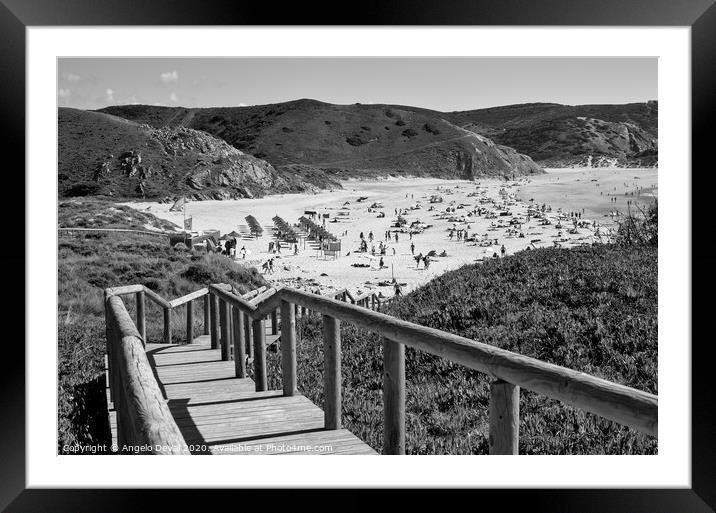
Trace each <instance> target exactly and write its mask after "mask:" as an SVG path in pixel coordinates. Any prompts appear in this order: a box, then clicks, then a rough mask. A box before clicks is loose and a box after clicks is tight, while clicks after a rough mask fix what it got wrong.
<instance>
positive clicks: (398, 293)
mask: <svg viewBox="0 0 716 513" xmlns="http://www.w3.org/2000/svg"><path fill="white" fill-rule="evenodd" d="M393 289H394V290H395V295H396V296H402V295H403V294H402V292H401V290H400V284H399V283H398V282H397V281H396V282H395V285H393Z"/></svg>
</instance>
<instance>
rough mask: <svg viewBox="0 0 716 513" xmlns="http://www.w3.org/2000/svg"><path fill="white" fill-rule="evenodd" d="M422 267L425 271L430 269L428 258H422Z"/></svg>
mask: <svg viewBox="0 0 716 513" xmlns="http://www.w3.org/2000/svg"><path fill="white" fill-rule="evenodd" d="M423 265H424V266H425V270H426V271H427V270H428V267H430V257H428V256H427V255H426V256H425V257H424V258H423Z"/></svg>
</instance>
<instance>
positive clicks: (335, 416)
mask: <svg viewBox="0 0 716 513" xmlns="http://www.w3.org/2000/svg"><path fill="white" fill-rule="evenodd" d="M323 394H324V396H325V398H326V399H325V402H326V404H325V405H324V419H325V426H324V427H325V429H341V321H340V320H339V319H336V318H335V317H330V316H328V315H324V316H323Z"/></svg>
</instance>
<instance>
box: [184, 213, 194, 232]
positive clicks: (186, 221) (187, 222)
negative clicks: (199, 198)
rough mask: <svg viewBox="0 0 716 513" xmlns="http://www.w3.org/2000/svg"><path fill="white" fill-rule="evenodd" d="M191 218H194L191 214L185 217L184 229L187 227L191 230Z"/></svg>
mask: <svg viewBox="0 0 716 513" xmlns="http://www.w3.org/2000/svg"><path fill="white" fill-rule="evenodd" d="M191 220H192V217H191V216H189V217H187V218H186V219H184V229H185V230H189V231H191Z"/></svg>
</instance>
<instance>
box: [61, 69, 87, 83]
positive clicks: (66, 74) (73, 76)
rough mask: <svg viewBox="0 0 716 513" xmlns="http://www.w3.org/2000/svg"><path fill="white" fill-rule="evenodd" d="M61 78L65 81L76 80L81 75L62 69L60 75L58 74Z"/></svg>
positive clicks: (78, 79) (79, 78)
mask: <svg viewBox="0 0 716 513" xmlns="http://www.w3.org/2000/svg"><path fill="white" fill-rule="evenodd" d="M60 76H61V77H62V79H63V80H66V81H67V82H78V81H80V80H81V79H82V77H81V76H79V75H76V74H74V73H69V72H67V71H63V72H62V75H60Z"/></svg>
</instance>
